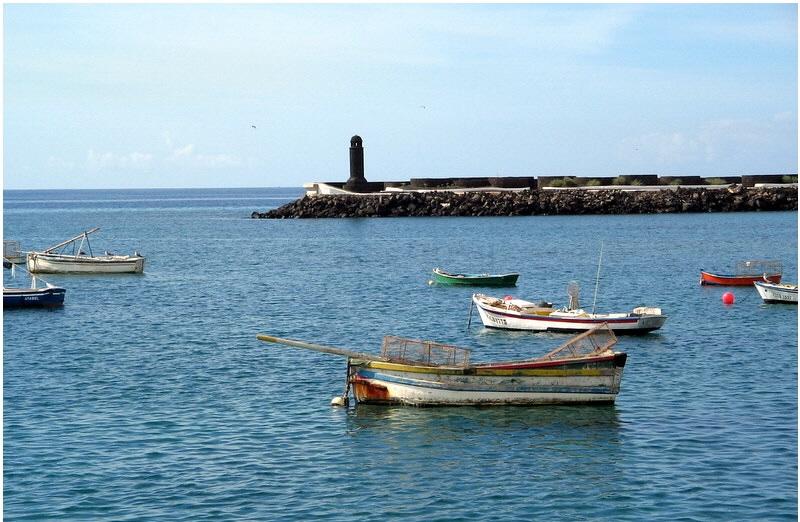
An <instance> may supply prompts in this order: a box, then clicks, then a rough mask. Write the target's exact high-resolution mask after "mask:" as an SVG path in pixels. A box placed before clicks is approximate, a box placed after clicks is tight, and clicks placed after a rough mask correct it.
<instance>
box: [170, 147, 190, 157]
mask: <svg viewBox="0 0 800 522" xmlns="http://www.w3.org/2000/svg"><path fill="white" fill-rule="evenodd" d="M192 154H194V145H191V144H190V145H186V146H184V147H180V148H177V149H175V150H173V151H172V157H173V158H189V157H191V156H192Z"/></svg>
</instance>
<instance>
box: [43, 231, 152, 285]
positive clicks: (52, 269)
mask: <svg viewBox="0 0 800 522" xmlns="http://www.w3.org/2000/svg"><path fill="white" fill-rule="evenodd" d="M98 230H100V229H99V228H97V227H95V228H93V229H91V230H87V231H85V232H82V233H80V234H78V235H77V236H75V237H73V238H72V239H68V240H66V241H63V242H61V243H59V244H57V245H54V246H51V247H50V248H48V249H46V250H43V251H41V252H29V253H28V257H27V266H28V271H29V272H31V273H32V274H37V273H49V274H77V273H83V274H141V273H142V272H143V271H144V261H145V258H144V257H142V256H141V255H139V254H138V253H134V254H133V255H116V254H110V253H108V252H106V253H105V254H104V255H100V256H95V255H94V253H93V252H92V247H91V245H90V244H89V234H92V233H94V232H97V231H98ZM79 241H80V242H79ZM84 246H85V247H86V249H87V250H88V254H87V253H86V252H85V251H84ZM70 247H72V248H71V251H70V253H67V249H69V248H70ZM59 249H60V251H58V250H59Z"/></svg>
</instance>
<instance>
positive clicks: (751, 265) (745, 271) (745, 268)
mask: <svg viewBox="0 0 800 522" xmlns="http://www.w3.org/2000/svg"><path fill="white" fill-rule="evenodd" d="M734 274H735V275H743V276H760V275H762V274H767V275H775V274H783V265H782V263H781V262H780V261H771V260H767V259H751V260H749V261H739V262H738V263H736V270H735V272H734Z"/></svg>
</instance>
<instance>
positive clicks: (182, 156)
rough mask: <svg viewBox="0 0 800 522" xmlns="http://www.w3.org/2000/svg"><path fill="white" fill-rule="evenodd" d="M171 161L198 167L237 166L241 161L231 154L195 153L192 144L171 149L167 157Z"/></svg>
mask: <svg viewBox="0 0 800 522" xmlns="http://www.w3.org/2000/svg"><path fill="white" fill-rule="evenodd" d="M168 159H169V160H170V161H172V162H176V163H180V164H182V165H186V166H189V167H199V168H212V169H213V168H220V167H237V166H239V165H241V164H242V161H241V160H240V159H239V158H238V157H237V156H233V155H231V154H202V153H195V151H194V144H189V145H184V146H183V147H178V148H177V149H174V150H173V151H172V154H171V155H170V157H169V158H168Z"/></svg>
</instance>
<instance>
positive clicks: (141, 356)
mask: <svg viewBox="0 0 800 522" xmlns="http://www.w3.org/2000/svg"><path fill="white" fill-rule="evenodd" d="M299 193H300V190H299V189H235V190H234V189H219V190H142V191H6V192H5V193H4V209H3V218H4V221H3V234H4V237H5V238H6V239H17V240H19V241H21V242H22V246H23V249H41V248H45V247H47V246H50V245H52V244H55V243H58V242H59V241H62V240H64V239H67V238H69V237H72V236H73V235H75V234H77V233H79V232H80V231H82V230H85V229H88V228H90V227H93V226H99V227H101V231H100V232H99V233H97V234H95V235H94V236H92V246H93V248H94V249H95V250H100V251H102V250H113V251H116V252H127V253H129V252H132V251H133V250H138V251H139V252H141V253H143V254H144V255H146V256H147V265H146V268H145V274H144V275H142V276H128V275H121V276H115V277H108V276H106V277H99V276H55V275H54V276H50V277H46V278H47V279H48V280H49V281H50V282H52V283H56V284H59V285H62V286H64V287H66V288H67V297H66V304H65V306H64V307H63V309H60V310H55V311H41V310H8V311H5V312H4V313H3V335H4V337H3V365H4V366H3V377H4V386H3V392H4V402H3V406H4V413H3V434H4V453H3V464H4V468H3V478H4V481H3V493H4V506H3V510H4V515H5V517H6V518H7V519H9V520H43V519H60V520H69V519H82V520H87V519H93V520H98V519H107V520H109V519H113V520H192V521H195V520H233V519H237V520H244V519H251V520H269V519H282V520H309V519H312V518H313V519H322V520H387V519H405V520H478V519H492V520H532V519H547V520H715V519H716V520H731V519H737V520H756V519H757V520H779V519H794V518H796V516H797V346H798V343H797V308H796V307H788V306H781V305H765V304H762V303H761V301H760V299H759V298H758V296H757V295H756V293H755V291H754V290H751V289H749V288H744V289H735V290H734V293H735V294H736V298H737V301H736V304H735V305H733V306H730V307H725V306H723V305H722V304H721V300H720V298H721V295H722V293H723V292H724V291H725V290H724V289H720V288H706V287H701V286H699V285H698V278H699V270H700V269H701V268H706V269H714V268H716V269H719V270H727V269H730V268H731V266H732V264H733V263H734V262H735V261H736V260H739V259H748V258H749V259H752V258H770V259H780V260H782V261H783V263H784V272H785V279H786V280H789V281H796V280H797V213H795V212H789V213H748V214H690V215H652V216H583V217H578V216H575V217H572V216H570V217H566V216H565V217H514V218H431V219H425V218H406V219H403V218H400V219H345V220H291V221H271V220H270V221H267V220H251V219H249V215H250V213H251V212H252V211H253V210H259V211H263V210H266V209H268V208H272V207H275V206H278V205H280V204H283V203H285V202H288V201H290V200H292V199H294V197H295V196H297V195H298V194H299ZM601 241H602V242H603V263H602V271H601V278H600V283H599V292H598V297H597V308H598V310H599V311H623V310H629V309H630V308H631V307H633V306H637V305H652V306H661V307H662V308H664V309H665V311H666V313H667V314H668V315H669V320H668V321H667V323H666V326H665V327H664V328H663V329H662V330H661V331H660V332H659V333H656V334H650V335H647V336H644V337H623V338H621V339H620V342H619V344H618V349H620V350H624V351H627V352H628V354H629V358H628V365H627V366H626V368H625V375H624V378H623V382H622V392H621V394H620V395H619V397H618V400H617V403H616V405H615V406H610V407H608V406H602V407H592V406H589V407H538V408H514V407H508V408H494V409H480V408H438V409H417V408H403V407H393V408H386V407H369V406H358V407H351V408H349V409H341V408H338V409H337V408H332V407H330V406H329V403H330V399H331V397H333V396H334V395H337V394H339V393H341V390H342V388H343V386H344V377H345V361H344V360H342V359H340V358H337V357H333V356H327V355H324V354H317V353H312V352H304V351H299V350H292V349H289V348H282V347H278V346H270V345H266V344H264V343H260V342H259V341H257V340H256V338H255V336H256V334H257V333H260V332H264V333H271V334H275V335H279V336H285V337H293V338H299V339H304V340H308V341H313V342H320V343H325V344H332V345H336V346H342V347H347V348H351V349H356V350H361V351H378V349H379V345H380V341H381V338H382V336H383V335H384V334H398V335H404V336H409V337H415V338H427V339H434V340H440V341H444V342H448V343H455V344H458V345H462V346H465V347H469V348H472V349H473V354H472V359H473V360H476V361H480V360H492V359H498V358H509V357H523V356H525V357H527V356H534V355H538V354H542V353H544V352H546V351H547V350H549V349H551V348H553V347H555V346H556V345H558V344H559V343H560V342H561V341H563V340H564V339H565V338H566V337H565V336H561V335H556V334H529V333H519V332H515V333H509V332H503V331H494V330H487V329H484V328H483V327H482V326H481V325H480V321H479V320H477V317H473V324H472V326H471V328H470V329H469V330H467V328H466V323H467V312H468V307H469V295H470V293H471V291H470V289H458V288H444V287H436V286H428V285H427V284H426V283H427V280H428V278H429V272H430V270H431V269H432V268H433V267H435V266H441V267H443V268H445V269H451V270H464V271H506V270H509V271H511V270H517V271H519V272H521V273H522V275H521V277H520V280H519V286H518V288H516V289H512V290H508V289H501V290H499V291H498V292H500V294H498V295H502V294H506V293H512V294H514V295H515V296H519V297H522V298H531V299H538V298H545V299H548V300H552V301H555V302H556V303H559V304H563V303H564V302H565V301H566V287H567V284H568V283H569V281H571V280H577V281H578V282H579V283H580V284H581V287H582V289H583V292H582V300H583V303H584V304H585V305H586V304H588V305H591V302H592V298H593V293H594V285H595V274H596V271H597V263H598V256H599V250H600V243H601ZM6 278H8V275H7V274H6Z"/></svg>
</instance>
